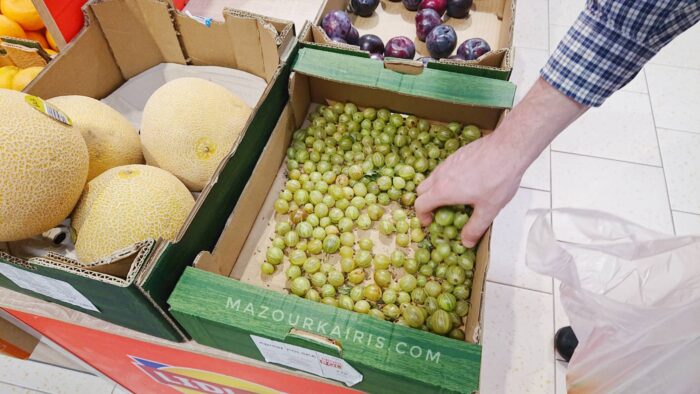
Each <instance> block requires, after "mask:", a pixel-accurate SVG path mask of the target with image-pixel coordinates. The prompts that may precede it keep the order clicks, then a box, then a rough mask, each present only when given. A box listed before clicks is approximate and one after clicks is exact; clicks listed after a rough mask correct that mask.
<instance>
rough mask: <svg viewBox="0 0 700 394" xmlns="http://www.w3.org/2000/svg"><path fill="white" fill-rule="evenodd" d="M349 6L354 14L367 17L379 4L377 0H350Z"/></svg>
mask: <svg viewBox="0 0 700 394" xmlns="http://www.w3.org/2000/svg"><path fill="white" fill-rule="evenodd" d="M350 6H351V7H352V11H353V12H354V13H355V14H357V15H359V16H364V17H368V16H370V15H372V14H373V13H374V10H376V9H377V7H378V6H379V0H352V1H350Z"/></svg>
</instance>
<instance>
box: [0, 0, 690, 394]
mask: <svg viewBox="0 0 700 394" xmlns="http://www.w3.org/2000/svg"><path fill="white" fill-rule="evenodd" d="M192 1H193V3H195V2H196V1H200V3H201V1H203V0H192ZM276 1H279V0H265V1H256V2H254V1H252V0H216V1H215V2H210V3H208V4H207V5H209V6H210V7H212V4H214V3H216V6H214V8H215V9H218V8H220V5H222V4H223V5H234V6H237V7H238V8H248V9H252V10H254V11H267V13H272V14H273V15H274V16H278V17H283V18H284V17H289V13H290V10H288V9H286V8H279V7H276V6H275V4H274V3H275V2H276ZM308 1H312V0H308ZM320 3H321V1H320V0H313V4H309V6H308V7H304V9H303V10H301V9H300V10H296V11H298V12H297V13H298V14H299V15H298V16H296V17H294V18H292V19H294V20H295V22H296V23H297V32H298V31H299V30H300V28H301V26H300V25H301V23H303V21H304V20H305V19H312V18H313V17H314V16H315V9H316V8H317V6H318V4H320ZM584 3H585V0H518V2H517V7H518V8H517V17H516V25H515V35H514V36H515V46H516V50H515V66H516V68H515V70H514V71H513V77H512V81H513V82H515V83H517V84H518V85H519V88H518V91H517V97H516V101H517V100H519V99H521V98H522V97H523V96H524V94H525V93H526V92H527V88H528V87H529V86H530V85H531V84H532V82H533V81H534V80H535V79H536V78H537V75H538V72H539V69H540V68H541V67H542V65H543V64H544V62H545V61H546V59H547V55H548V53H550V52H551V51H552V50H553V49H554V48H555V46H556V44H557V43H558V41H559V40H560V39H561V37H562V36H563V35H564V34H565V33H566V31H567V30H568V27H569V25H570V24H571V23H572V22H573V21H574V20H575V19H576V17H577V15H578V14H579V12H580V10H581V9H582V8H583V5H584ZM201 4H204V3H201ZM250 7H253V8H250ZM302 11H303V12H305V13H306V15H301V13H302ZM698 40H700V25H697V26H695V27H694V28H692V29H691V30H690V31H689V32H687V33H685V34H684V35H682V36H681V37H679V38H678V39H677V40H676V41H675V42H674V43H672V44H671V45H670V46H669V47H668V48H666V49H664V50H663V51H662V52H661V53H660V54H659V55H658V56H656V57H655V58H654V59H653V60H652V62H651V63H650V64H649V65H647V66H646V67H645V68H644V70H643V71H642V72H640V74H639V75H638V76H637V77H636V78H635V79H634V80H633V81H632V82H630V84H628V85H627V86H626V87H625V88H623V89H622V91H621V92H618V93H616V94H615V95H614V96H613V98H611V99H610V100H609V102H608V103H606V105H605V106H603V107H602V108H601V109H597V110H593V111H591V112H590V113H589V114H587V115H586V116H585V117H584V118H582V119H581V120H580V121H579V122H578V123H576V124H574V125H573V126H572V127H570V128H569V130H567V131H565V132H564V133H563V134H562V135H561V136H560V137H559V138H558V139H557V140H556V142H554V143H553V145H552V150H553V151H551V152H550V150H549V148H548V149H547V150H546V151H545V152H544V153H543V154H542V155H541V156H540V158H539V159H537V161H536V162H535V163H533V165H532V167H531V168H530V169H529V170H528V171H527V173H526V174H525V176H524V178H523V181H522V186H523V187H522V188H521V189H520V191H519V192H518V193H517V195H516V197H515V199H514V200H513V201H512V202H511V203H510V204H509V205H508V207H507V208H506V209H505V210H504V211H503V212H502V213H501V215H500V216H499V217H498V218H497V220H496V222H495V224H494V232H493V240H492V250H493V256H492V261H491V267H490V271H489V274H488V280H489V282H488V283H487V286H486V297H485V307H484V327H483V333H484V337H483V340H484V354H483V366H482V377H481V392H482V393H485V394H492V393H557V394H561V393H564V392H565V390H566V381H565V379H566V378H565V376H566V365H565V364H564V363H562V362H559V361H555V355H554V351H553V349H552V338H553V334H554V332H555V330H556V329H558V328H559V327H562V326H565V325H567V324H568V319H567V317H566V314H565V312H564V309H563V308H562V306H561V303H560V302H559V298H558V297H559V289H558V283H553V281H552V280H551V279H549V278H546V277H542V276H540V275H538V274H535V273H534V272H531V271H529V270H528V269H527V267H526V266H525V265H524V261H523V251H524V245H525V239H526V236H527V228H528V226H529V223H530V219H528V218H526V217H525V214H526V212H527V210H528V209H531V208H549V207H550V206H554V207H580V208H596V209H601V210H605V211H608V212H611V213H614V214H617V215H620V216H623V217H626V218H629V219H630V220H632V221H635V222H637V223H640V224H643V225H646V226H649V227H651V228H654V229H656V230H660V231H663V232H667V233H673V232H674V231H675V233H676V234H679V235H681V234H684V235H685V234H696V235H697V234H700V181H699V179H700V174H699V173H698V172H699V171H700V110H699V108H700V107H698V105H697V102H698V101H697V98H698V97H700V52H698V51H697V50H695V49H696V47H697V45H696V44H697V42H698ZM672 209H673V210H672ZM555 219H556V218H555ZM555 226H556V220H555ZM562 230H564V232H565V230H566V229H562ZM13 363H19V362H16V361H8V359H3V358H0V371H2V370H3V369H4V368H8V367H9V368H13V369H14V368H15V367H14V365H15V364H13ZM27 365H29V366H28V367H27ZM22 366H23V368H30V369H31V371H33V372H32V377H33V379H31V382H32V383H30V384H24V383H23V382H24V381H22V380H20V381H18V380H17V379H16V378H15V377H13V376H11V374H10V375H8V374H5V375H3V374H2V373H1V372H0V392H1V393H5V392H9V393H13V392H19V393H25V392H49V393H58V392H62V391H61V390H62V388H69V389H71V391H72V392H76V393H78V392H90V393H111V392H114V393H118V392H120V391H118V389H116V388H115V387H114V386H113V385H111V384H109V383H104V382H103V381H97V380H96V379H97V378H93V377H92V376H90V375H85V374H82V373H78V372H70V371H65V370H60V369H55V368H53V367H49V366H46V365H44V364H37V363H23V364H22ZM68 376H70V378H67V377H68ZM64 381H65V384H64ZM71 382H72V383H71ZM80 382H87V383H80ZM52 384H53V385H52ZM82 384H88V386H81V385H82ZM18 385H24V388H22V387H17V386H18ZM81 387H89V388H90V390H89V391H80V390H81Z"/></svg>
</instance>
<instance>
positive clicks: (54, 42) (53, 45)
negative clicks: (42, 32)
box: [46, 30, 58, 51]
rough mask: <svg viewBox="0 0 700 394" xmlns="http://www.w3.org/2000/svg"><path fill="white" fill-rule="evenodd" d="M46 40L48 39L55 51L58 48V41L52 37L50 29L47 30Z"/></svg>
mask: <svg viewBox="0 0 700 394" xmlns="http://www.w3.org/2000/svg"><path fill="white" fill-rule="evenodd" d="M46 41H48V43H49V46H50V47H51V49H53V50H54V51H57V50H58V46H56V41H54V40H53V37H51V33H49V31H48V30H46Z"/></svg>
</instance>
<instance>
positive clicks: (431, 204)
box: [414, 188, 443, 226]
mask: <svg viewBox="0 0 700 394" xmlns="http://www.w3.org/2000/svg"><path fill="white" fill-rule="evenodd" d="M442 205H443V202H442V198H441V197H440V195H439V194H438V193H436V191H435V189H434V188H433V189H428V190H427V191H426V192H425V193H423V194H421V195H420V196H419V197H418V198H417V199H416V202H415V205H414V207H415V209H416V216H417V217H418V219H419V220H420V222H421V223H422V224H423V225H424V226H427V225H429V224H430V221H431V220H432V218H433V215H432V212H433V210H435V209H436V208H439V207H441V206H442Z"/></svg>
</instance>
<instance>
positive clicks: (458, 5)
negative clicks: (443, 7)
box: [447, 0, 473, 19]
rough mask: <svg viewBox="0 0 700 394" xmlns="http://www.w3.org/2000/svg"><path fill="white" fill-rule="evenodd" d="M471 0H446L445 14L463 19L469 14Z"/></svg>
mask: <svg viewBox="0 0 700 394" xmlns="http://www.w3.org/2000/svg"><path fill="white" fill-rule="evenodd" d="M472 1H473V0H447V15H448V16H449V17H450V18H459V19H463V18H466V17H468V16H469V9H470V8H471V6H472Z"/></svg>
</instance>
